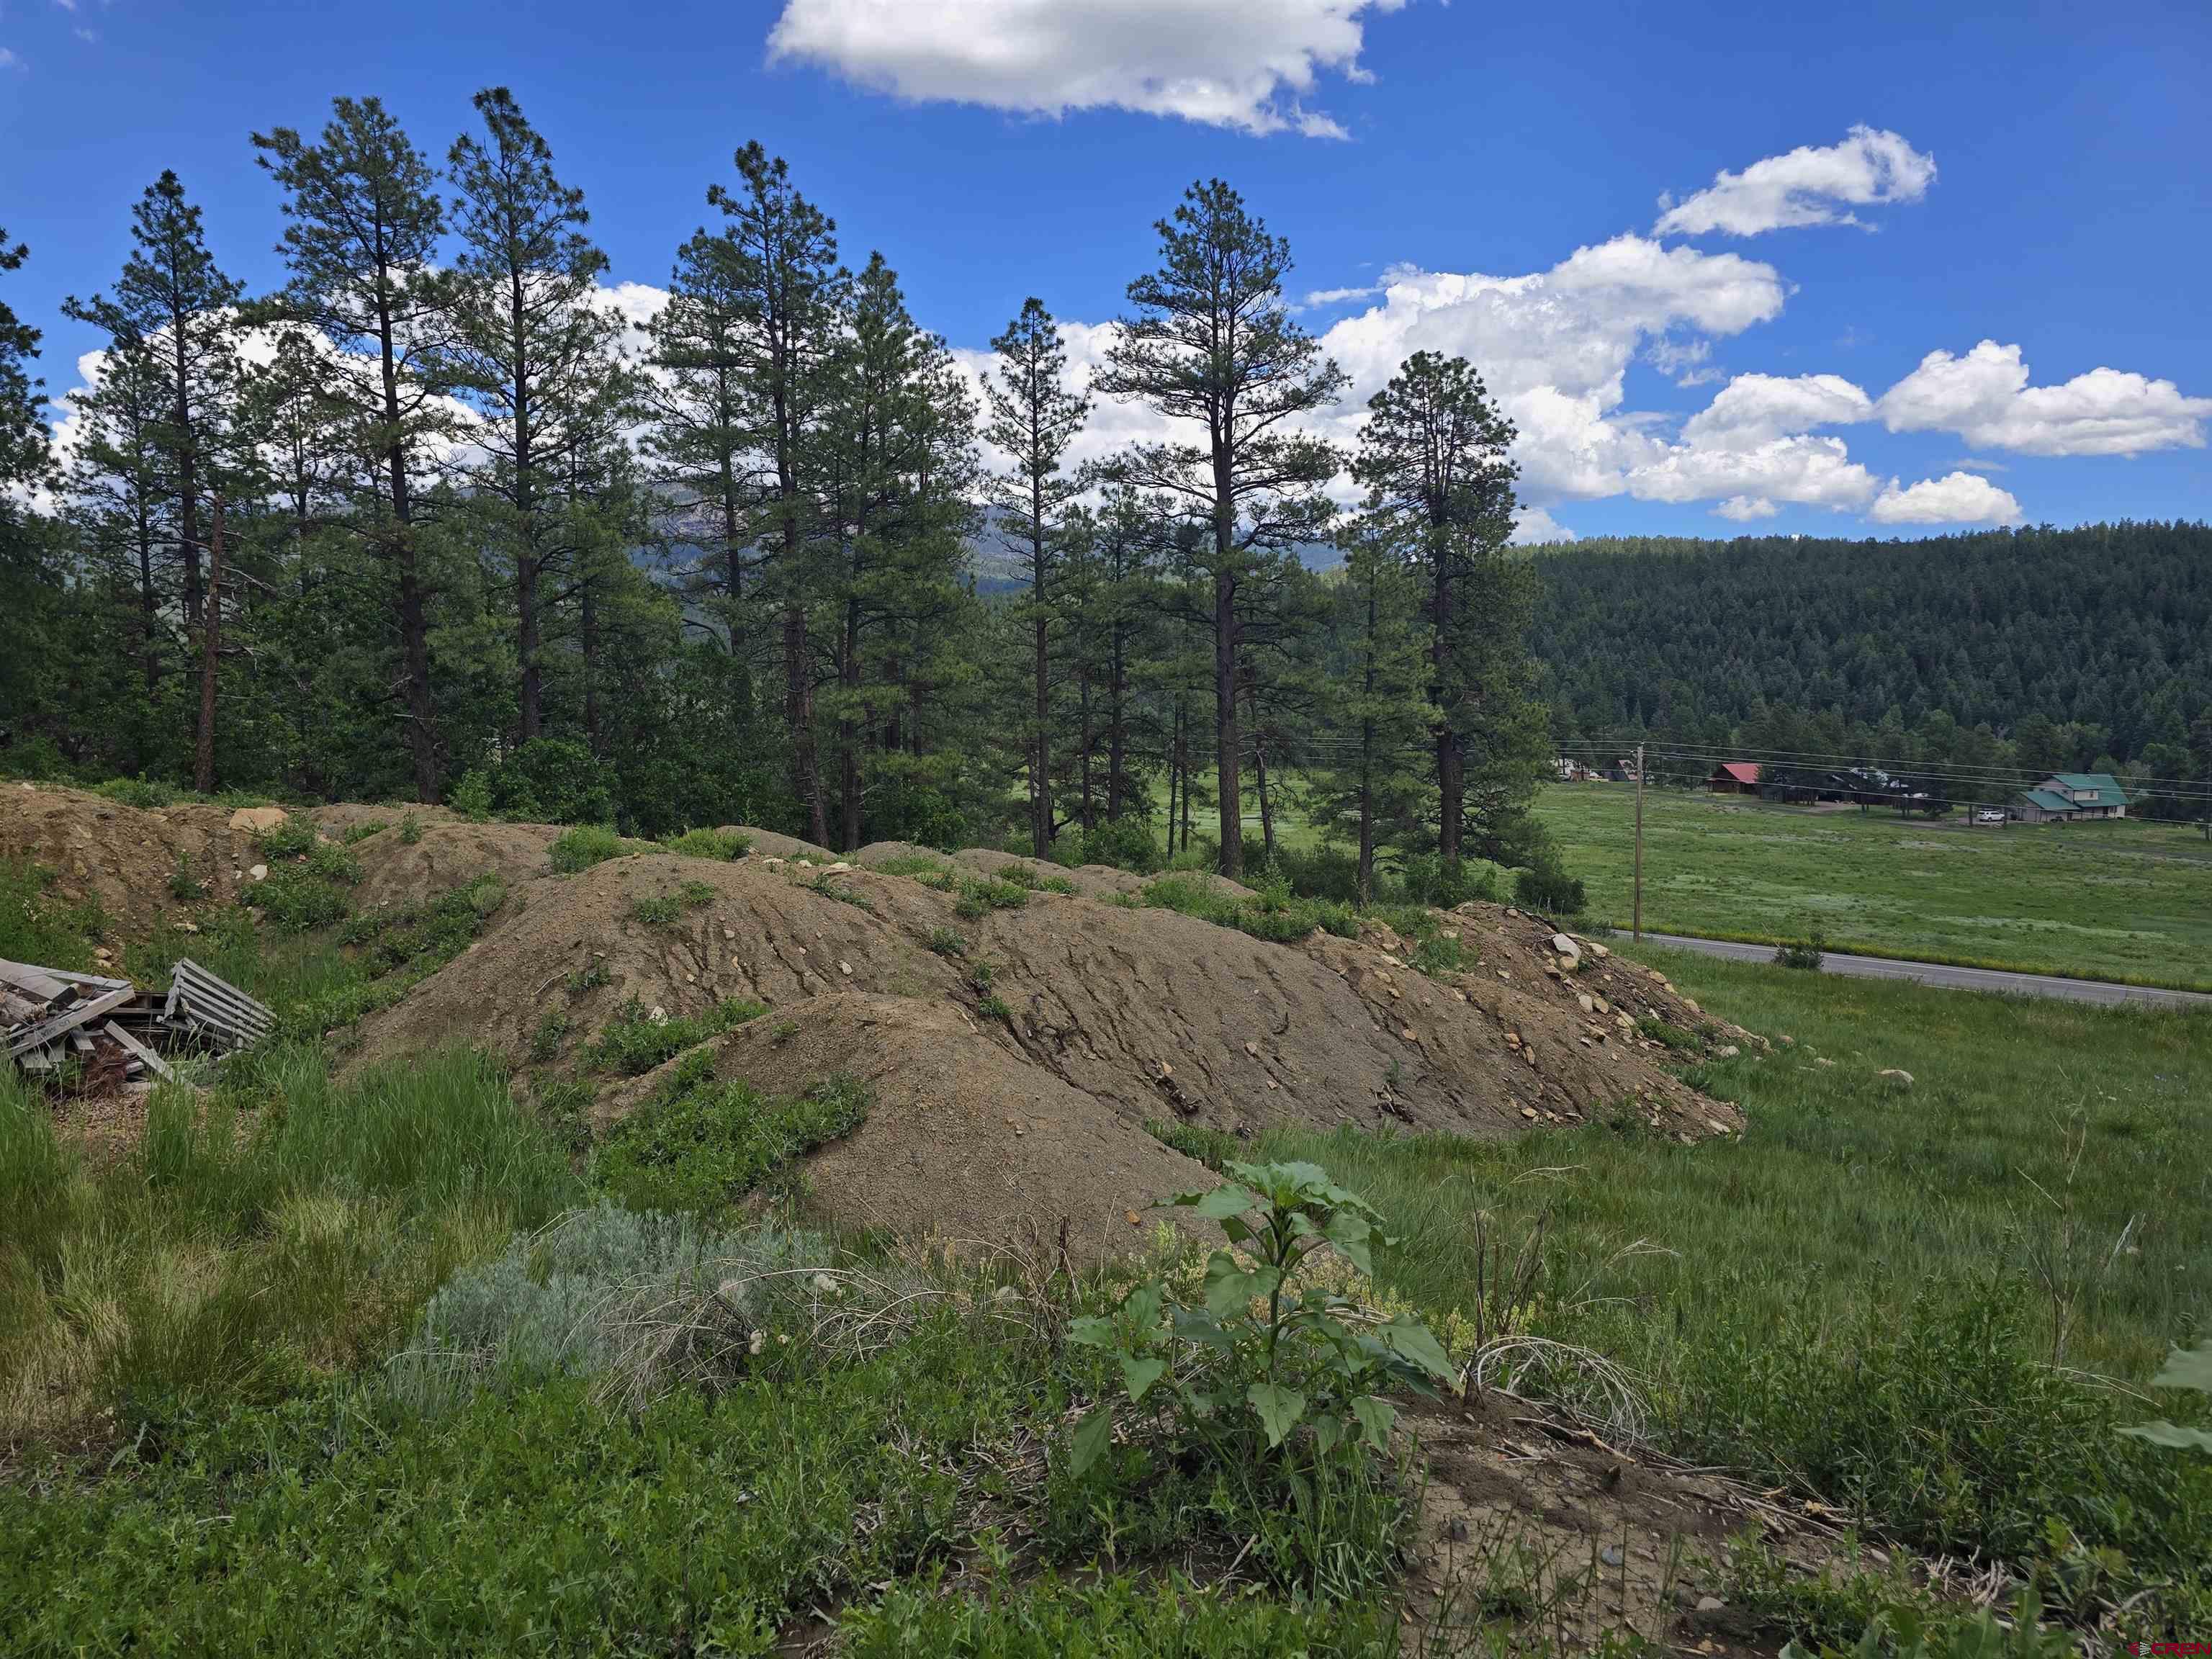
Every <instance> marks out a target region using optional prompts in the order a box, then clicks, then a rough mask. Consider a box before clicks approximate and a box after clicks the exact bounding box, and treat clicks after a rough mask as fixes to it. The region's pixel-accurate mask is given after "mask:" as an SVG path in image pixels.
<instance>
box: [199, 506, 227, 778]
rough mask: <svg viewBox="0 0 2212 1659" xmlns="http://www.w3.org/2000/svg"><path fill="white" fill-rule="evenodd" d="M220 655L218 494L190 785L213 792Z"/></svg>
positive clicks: (201, 646) (220, 552)
mask: <svg viewBox="0 0 2212 1659" xmlns="http://www.w3.org/2000/svg"><path fill="white" fill-rule="evenodd" d="M221 660H222V496H221V495H217V496H216V498H215V538H214V541H213V543H212V544H210V547H209V549H208V588H207V608H206V621H205V626H204V628H203V629H202V630H201V642H200V725H199V740H198V742H197V744H195V745H194V747H193V751H192V787H193V788H195V789H197V790H198V791H199V793H202V794H203V795H211V794H213V793H215V689H216V688H215V681H216V664H217V663H218V662H220V661H221Z"/></svg>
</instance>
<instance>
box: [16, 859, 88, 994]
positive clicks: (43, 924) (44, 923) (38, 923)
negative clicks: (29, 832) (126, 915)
mask: <svg viewBox="0 0 2212 1659" xmlns="http://www.w3.org/2000/svg"><path fill="white" fill-rule="evenodd" d="M53 888H54V875H53V872H52V871H50V870H46V869H44V868H42V867H40V866H38V865H35V864H32V863H29V862H27V861H26V860H19V859H9V858H0V957H5V958H6V959H7V960H9V961H10V962H37V963H45V964H46V966H47V967H50V968H60V969H67V970H70V971H72V972H76V973H89V972H90V971H92V962H93V957H92V948H93V941H94V939H98V938H99V937H100V933H101V931H102V929H103V928H104V927H106V918H105V917H103V916H102V915H100V905H99V902H98V901H96V900H93V899H87V900H85V901H84V902H82V903H74V904H73V903H70V902H69V901H67V900H65V899H63V898H61V897H59V896H58V895H56V893H55V892H54V890H53Z"/></svg>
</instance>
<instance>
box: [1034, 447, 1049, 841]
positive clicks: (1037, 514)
mask: <svg viewBox="0 0 2212 1659" xmlns="http://www.w3.org/2000/svg"><path fill="white" fill-rule="evenodd" d="M1030 604H1031V605H1034V606H1035V607H1036V708H1035V710H1034V711H1033V713H1032V714H1031V718H1032V719H1033V720H1035V721H1036V732H1035V735H1034V736H1033V737H1032V738H1031V739H1030V854H1031V856H1033V857H1036V858H1040V859H1042V858H1045V857H1048V855H1049V854H1050V853H1051V851H1052V680H1051V674H1050V659H1049V657H1048V650H1049V645H1048V638H1049V633H1050V629H1051V617H1049V616H1048V613H1047V612H1046V611H1045V568H1044V495H1043V489H1042V483H1041V482H1040V481H1039V479H1038V477H1037V476H1036V474H1035V473H1034V472H1033V473H1032V475H1031V479H1030Z"/></svg>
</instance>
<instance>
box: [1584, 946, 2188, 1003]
mask: <svg viewBox="0 0 2212 1659" xmlns="http://www.w3.org/2000/svg"><path fill="white" fill-rule="evenodd" d="M1624 937H1625V935H1624ZM1644 939H1646V940H1648V941H1649V942H1650V943H1651V944H1653V945H1668V946H1671V947H1673V948H1674V949H1677V950H1682V951H1702V952H1703V953H1704V954H1705V955H1706V956H1709V957H1728V958H1729V960H1730V961H1733V962H1771V961H1772V960H1773V959H1774V947H1773V946H1772V945H1739V944H1737V943H1735V941H1734V940H1733V939H1690V938H1687V937H1686V936H1685V935H1683V934H1680V933H1645V934H1644ZM1822 966H1823V968H1824V969H1825V970H1826V972H1828V973H1831V974H1849V975H1853V976H1854V977H1856V978H1859V979H1913V980H1918V981H1920V982H1921V983H1922V984H1923V985H1948V986H1949V987H1952V988H1953V989H1954V990H1960V991H2001V992H2009V993H2011V994H2014V995H2015V996H2031V997H2063V998H2064V999H2065V1000H2068V1001H2069V1002H2104V1003H2114V1002H2152V1003H2158V1004H2160V1005H2162V1006H2166V1007H2170V1008H2212V996H2207V995H2205V994H2203V993H2201V992H2197V991H2167V990H2163V989H2160V988H2159V987H2155V986H2150V985H2112V984H2108V983H2107V982H2106V981H2103V980H2099V979H2063V978H2061V977H2059V976H2058V975H2056V974H2008V973H2005V972H2002V970H2000V969H1995V968H1954V967H1951V966H1950V965H1948V963H1940V962H1893V961H1891V960H1890V959H1889V958H1888V957H1854V956H1846V955H1844V954H1843V953H1842V952H1840V951H1829V952H1828V953H1827V955H1826V957H1825V958H1824V959H1823V963H1822Z"/></svg>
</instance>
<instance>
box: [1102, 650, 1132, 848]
mask: <svg viewBox="0 0 2212 1659" xmlns="http://www.w3.org/2000/svg"><path fill="white" fill-rule="evenodd" d="M1126 675H1127V670H1126V668H1125V667H1124V665H1123V653H1122V648H1121V626H1120V624H1119V623H1116V624H1115V629H1114V667H1113V678H1112V679H1111V680H1110V681H1109V683H1108V690H1107V715H1106V719H1107V727H1106V816H1107V817H1109V818H1118V817H1121V806H1122V803H1123V801H1124V800H1125V799H1126V798H1127V782H1126V781H1125V766H1124V761H1123V753H1124V745H1125V744H1127V740H1128V732H1129V720H1128V713H1127V708H1126V707H1125V705H1126V702H1127V691H1128V686H1127V679H1126Z"/></svg>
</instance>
